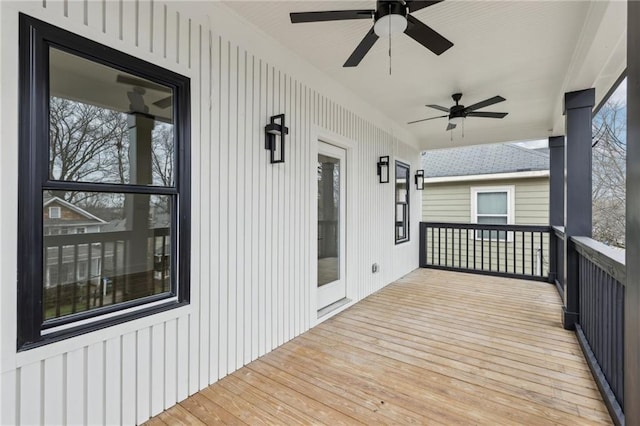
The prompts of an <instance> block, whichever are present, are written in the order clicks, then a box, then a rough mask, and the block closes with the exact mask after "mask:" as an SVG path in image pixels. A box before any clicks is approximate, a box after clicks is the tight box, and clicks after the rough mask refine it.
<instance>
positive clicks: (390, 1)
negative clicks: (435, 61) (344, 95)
mask: <svg viewBox="0 0 640 426" xmlns="http://www.w3.org/2000/svg"><path fill="white" fill-rule="evenodd" d="M441 1H443V0H437V1H419V0H378V1H377V2H376V9H375V10H373V9H364V10H333V11H325V12H293V13H291V14H290V17H291V23H293V24H298V23H305V22H322V21H343V20H351V19H372V18H373V21H374V25H373V27H372V28H371V29H370V30H369V32H368V33H367V35H365V36H364V38H363V39H362V41H361V42H360V44H359V45H358V46H357V47H356V49H355V50H354V51H353V53H352V54H351V56H349V59H347V62H345V63H344V65H343V66H344V67H355V66H357V65H358V64H359V63H360V61H362V58H364V56H365V55H366V54H367V52H368V51H369V50H370V49H371V47H373V45H374V43H375V42H376V40H378V38H379V37H387V36H391V35H393V34H398V33H402V32H403V33H405V34H406V35H408V36H409V37H411V38H412V39H414V40H415V41H417V42H418V43H420V44H421V45H423V46H424V47H426V48H427V49H429V50H431V51H432V52H433V53H435V54H436V55H441V54H442V53H444V52H445V51H446V50H447V49H449V48H450V47H451V46H453V43H451V42H450V41H449V40H447V39H446V38H444V37H443V36H442V35H440V34H439V33H437V32H436V31H435V30H433V29H432V28H430V27H429V26H427V25H425V24H423V23H422V22H420V21H418V20H417V19H416V18H414V17H413V16H412V15H411V13H412V12H415V11H417V10H420V9H424V8H425V7H428V6H432V5H434V4H436V3H440V2H441Z"/></svg>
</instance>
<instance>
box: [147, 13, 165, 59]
mask: <svg viewBox="0 0 640 426" xmlns="http://www.w3.org/2000/svg"><path fill="white" fill-rule="evenodd" d="M151 8H152V9H153V10H152V15H151V28H150V37H151V39H150V40H149V43H150V45H151V51H152V52H153V53H155V54H156V55H157V56H158V57H159V58H164V57H166V55H165V52H166V50H165V35H166V32H165V29H166V25H165V16H166V15H165V14H166V6H165V5H164V4H163V3H160V2H158V1H156V0H152V2H151Z"/></svg>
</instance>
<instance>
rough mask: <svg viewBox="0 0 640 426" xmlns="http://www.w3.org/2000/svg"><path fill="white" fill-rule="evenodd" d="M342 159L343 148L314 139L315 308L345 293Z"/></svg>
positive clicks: (343, 179)
mask: <svg viewBox="0 0 640 426" xmlns="http://www.w3.org/2000/svg"><path fill="white" fill-rule="evenodd" d="M346 159H347V153H346V151H345V150H344V149H342V148H338V147H336V146H333V145H329V144H327V143H324V142H318V170H317V174H318V178H317V182H318V191H317V192H318V197H317V203H318V293H317V294H318V299H317V300H318V309H322V308H324V307H326V306H329V305H331V304H332V303H335V302H337V301H339V300H341V299H344V298H345V297H346V296H347V286H346V277H345V271H346V259H345V258H346V238H345V236H346V229H345V225H346V212H347V209H346V205H347V203H346V176H347V173H346Z"/></svg>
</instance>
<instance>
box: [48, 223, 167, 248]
mask: <svg viewBox="0 0 640 426" xmlns="http://www.w3.org/2000/svg"><path fill="white" fill-rule="evenodd" d="M131 235H133V232H132V231H114V232H87V233H84V234H61V235H46V236H45V237H44V244H45V246H46V247H55V246H70V245H77V244H92V243H103V242H104V243H107V242H112V241H122V240H128V239H130V238H131ZM147 235H148V236H154V237H162V236H168V235H169V228H150V229H148V230H147Z"/></svg>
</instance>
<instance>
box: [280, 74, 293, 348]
mask: <svg viewBox="0 0 640 426" xmlns="http://www.w3.org/2000/svg"><path fill="white" fill-rule="evenodd" d="M291 93H292V90H291V77H290V76H289V75H286V74H285V75H284V106H283V109H282V110H283V111H284V114H285V116H286V117H288V119H289V120H291V117H292V114H291ZM289 140H290V138H289ZM285 149H286V150H288V152H287V155H288V157H289V158H288V159H289V161H287V162H285V165H288V166H289V167H283V168H282V172H283V175H284V180H285V181H284V185H283V188H284V191H283V192H284V194H283V198H284V200H283V215H282V216H283V218H284V230H283V240H284V243H283V244H284V247H283V251H284V253H283V256H282V259H283V264H284V274H283V275H284V276H283V277H282V282H283V287H284V292H283V295H282V299H283V302H282V303H283V305H284V306H283V309H282V311H283V319H282V324H283V330H282V341H281V342H279V344H282V343H284V342H286V341H288V340H289V339H290V338H291V337H290V332H289V330H290V325H291V311H292V307H291V305H290V303H291V286H292V279H291V268H292V267H293V262H292V261H290V259H291V243H292V242H291V224H292V222H293V218H292V217H291V205H292V197H293V195H294V194H293V191H292V190H291V181H292V169H293V161H292V160H293V157H292V155H291V154H292V152H291V144H289V146H288V147H285Z"/></svg>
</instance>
